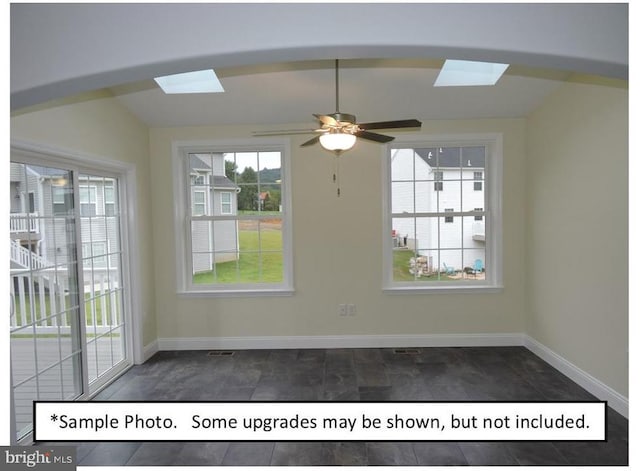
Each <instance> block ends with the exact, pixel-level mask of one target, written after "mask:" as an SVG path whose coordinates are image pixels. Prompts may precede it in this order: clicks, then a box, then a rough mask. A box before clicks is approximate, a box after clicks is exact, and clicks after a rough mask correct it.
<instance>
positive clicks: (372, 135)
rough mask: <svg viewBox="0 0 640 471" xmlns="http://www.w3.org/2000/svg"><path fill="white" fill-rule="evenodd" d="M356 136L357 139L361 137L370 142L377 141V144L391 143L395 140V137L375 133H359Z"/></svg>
mask: <svg viewBox="0 0 640 471" xmlns="http://www.w3.org/2000/svg"><path fill="white" fill-rule="evenodd" d="M354 134H355V135H356V137H360V138H362V139H367V140H368V141H375V142H390V141H393V140H394V139H395V137H391V136H385V135H383V134H377V133H375V132H369V131H358V132H356V133H354Z"/></svg>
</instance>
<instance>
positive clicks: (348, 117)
mask: <svg viewBox="0 0 640 471" xmlns="http://www.w3.org/2000/svg"><path fill="white" fill-rule="evenodd" d="M328 116H331V117H332V118H333V119H335V120H336V121H339V122H341V123H349V124H355V123H356V116H355V115H353V114H348V113H333V114H330V115H328Z"/></svg>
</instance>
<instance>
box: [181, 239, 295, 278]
mask: <svg viewBox="0 0 640 471" xmlns="http://www.w3.org/2000/svg"><path fill="white" fill-rule="evenodd" d="M239 239H240V258H239V260H237V261H231V262H224V263H218V264H216V269H215V273H214V271H213V270H211V271H208V272H203V273H196V274H195V275H194V276H193V283H194V284H212V283H278V282H281V281H282V274H283V269H282V232H281V231H279V230H264V231H261V232H260V238H259V239H258V232H257V231H240V232H239ZM260 249H261V250H262V252H260Z"/></svg>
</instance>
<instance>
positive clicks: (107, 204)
mask: <svg viewBox="0 0 640 471" xmlns="http://www.w3.org/2000/svg"><path fill="white" fill-rule="evenodd" d="M104 215H105V216H115V215H116V194H115V187H114V185H113V182H112V181H111V182H109V181H105V186H104Z"/></svg>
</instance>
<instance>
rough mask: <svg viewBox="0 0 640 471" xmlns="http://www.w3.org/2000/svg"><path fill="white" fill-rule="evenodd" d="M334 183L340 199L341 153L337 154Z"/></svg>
mask: <svg viewBox="0 0 640 471" xmlns="http://www.w3.org/2000/svg"><path fill="white" fill-rule="evenodd" d="M333 181H334V182H335V184H336V186H337V194H338V198H340V153H339V152H336V163H335V172H334V173H333Z"/></svg>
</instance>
